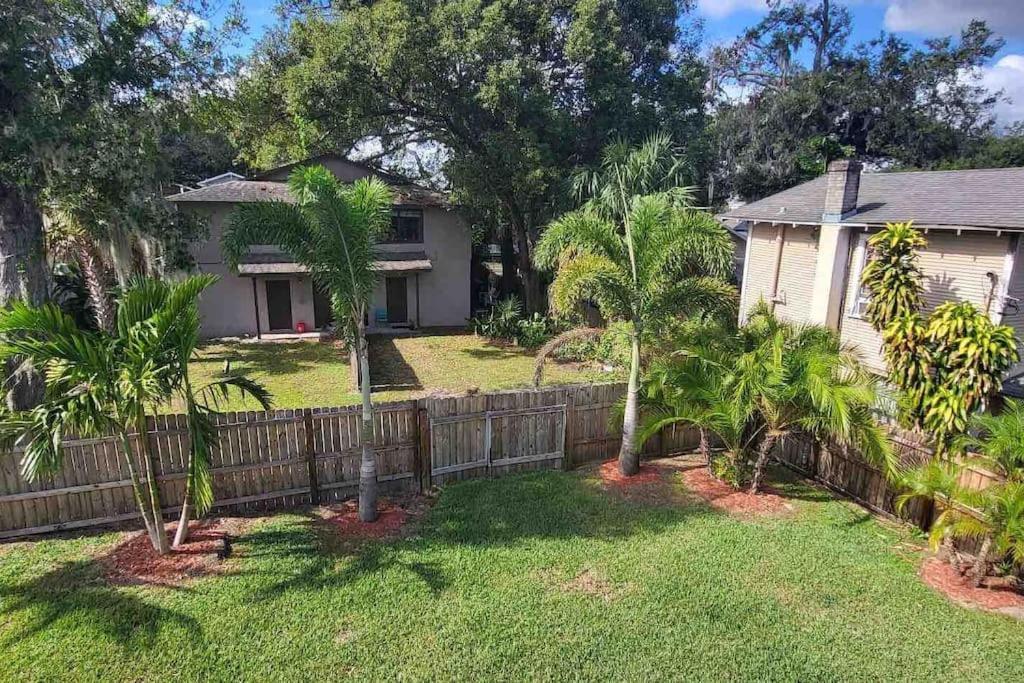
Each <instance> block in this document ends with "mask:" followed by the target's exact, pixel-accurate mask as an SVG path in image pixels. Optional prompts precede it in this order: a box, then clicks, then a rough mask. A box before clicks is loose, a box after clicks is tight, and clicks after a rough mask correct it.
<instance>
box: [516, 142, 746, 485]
mask: <svg viewBox="0 0 1024 683" xmlns="http://www.w3.org/2000/svg"><path fill="white" fill-rule="evenodd" d="M664 152H665V146H663V145H661V144H654V143H648V144H647V145H644V146H642V147H640V148H639V149H637V150H633V151H631V152H628V153H626V152H623V151H622V149H621V148H616V150H615V153H614V154H609V155H608V156H607V157H606V164H605V166H604V167H603V168H602V170H601V172H600V173H598V174H597V175H595V176H594V179H593V180H592V182H590V183H589V184H588V185H587V187H588V192H589V194H590V195H591V197H592V199H591V200H590V201H588V202H587V203H586V204H585V205H584V206H583V207H582V208H581V209H579V210H577V211H573V212H571V213H568V214H565V215H563V216H562V217H560V218H558V219H557V220H555V221H554V222H553V223H552V224H551V225H550V226H549V227H548V229H547V230H546V231H545V233H544V235H543V236H542V237H541V239H540V242H539V243H538V245H537V249H536V251H535V260H536V263H537V266H538V267H539V268H541V269H545V270H555V269H557V275H556V277H555V280H554V282H553V283H552V286H551V304H552V308H553V310H554V312H555V313H556V314H561V315H567V316H571V315H573V313H574V312H575V311H576V309H577V307H578V306H579V305H580V304H582V303H584V302H587V301H592V302H594V303H596V304H597V306H598V307H599V308H600V310H601V312H602V314H603V315H604V317H605V318H606V319H609V320H612V319H618V320H625V321H628V322H629V323H631V325H632V331H631V340H630V343H631V354H630V369H629V383H628V388H627V392H626V404H625V412H624V416H623V430H622V431H623V435H622V446H621V448H620V450H619V468H620V470H622V472H623V474H626V475H632V474H635V473H636V472H637V471H638V470H639V468H640V459H639V454H638V452H637V448H636V446H637V444H636V430H637V415H638V412H637V409H638V403H637V393H638V389H639V384H640V352H641V340H642V339H643V338H644V335H645V333H646V332H648V330H650V328H651V327H656V326H658V325H659V324H660V323H661V322H662V321H664V320H666V319H669V318H672V317H676V316H680V315H694V316H697V315H707V314H712V313H725V312H728V311H731V310H733V309H734V306H735V288H733V287H732V286H731V285H729V284H727V282H726V280H727V278H728V277H729V275H730V273H731V271H732V249H733V247H732V241H731V239H730V237H729V235H728V233H727V232H726V231H725V229H724V228H722V227H721V226H720V225H719V224H718V223H717V222H716V221H715V220H714V219H713V218H712V217H711V216H710V215H708V214H706V213H703V212H699V211H694V210H691V209H686V208H682V207H681V205H682V204H683V203H684V202H683V199H684V195H685V194H686V192H685V190H680V189H679V188H677V187H669V188H667V189H666V188H664V186H663V184H662V180H664V176H665V173H666V170H667V171H670V173H668V175H669V176H673V175H675V174H676V172H675V170H673V169H674V168H675V166H676V162H672V163H669V162H667V161H666V160H665V154H664ZM649 190H654V192H653V193H651V194H640V193H639V192H647V191H649Z"/></svg>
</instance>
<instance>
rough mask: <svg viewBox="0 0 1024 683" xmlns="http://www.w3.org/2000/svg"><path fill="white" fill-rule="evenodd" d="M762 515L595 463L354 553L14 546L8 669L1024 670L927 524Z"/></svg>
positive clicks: (269, 543) (165, 672)
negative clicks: (926, 540) (604, 479)
mask: <svg viewBox="0 0 1024 683" xmlns="http://www.w3.org/2000/svg"><path fill="white" fill-rule="evenodd" d="M787 488H788V490H789V492H790V493H791V494H792V495H793V496H794V497H795V498H796V499H797V500H796V502H795V505H796V507H797V510H796V512H795V513H794V514H792V515H791V516H789V517H786V518H778V519H763V520H760V521H750V520H741V519H736V518H733V517H729V516H726V515H723V514H721V513H717V512H713V511H711V510H710V509H709V508H707V507H705V506H703V505H699V504H683V503H678V502H677V503H675V504H672V505H666V504H663V506H661V507H657V506H651V505H647V504H642V503H638V502H627V501H623V500H620V499H618V498H616V497H615V496H614V495H611V494H608V493H606V492H604V491H603V490H601V489H600V488H599V486H598V485H597V483H596V482H595V481H593V480H591V479H588V478H587V476H586V475H584V474H581V473H561V472H551V473H534V474H528V475H520V476H510V477H507V478H504V479H500V480H493V481H485V480H480V481H474V482H467V483H463V484H458V485H453V486H451V487H449V488H447V489H446V490H445V491H444V492H443V493H442V494H441V496H440V498H439V500H438V501H437V504H436V506H435V507H434V508H433V510H432V511H431V512H430V513H429V514H428V515H427V517H426V518H425V519H424V520H423V521H422V522H421V525H420V527H419V529H418V531H417V532H416V533H415V535H413V536H411V537H409V538H406V539H404V540H397V541H379V542H368V544H367V545H365V546H363V547H362V549H361V550H359V551H354V550H351V549H350V550H348V551H345V550H343V549H342V548H341V547H339V545H338V544H337V543H336V542H332V541H331V540H330V537H329V536H328V535H326V534H325V532H324V531H323V530H322V528H320V527H317V526H315V525H314V523H313V522H312V521H311V519H310V517H308V516H305V515H303V514H287V515H280V516H276V517H272V518H268V519H265V520H260V521H258V522H256V523H255V525H254V526H253V527H252V528H251V529H250V530H249V531H248V532H247V533H246V535H244V536H243V537H242V538H241V539H240V540H239V541H238V542H236V544H235V551H236V556H235V558H234V559H232V560H231V562H232V563H234V565H235V566H234V573H233V574H230V575H225V576H219V577H214V578H207V579H202V580H200V581H196V582H193V583H191V584H190V585H186V586H185V587H182V588H154V587H121V588H113V587H110V586H108V585H107V584H105V582H104V581H103V579H102V578H101V576H100V573H99V569H98V566H97V564H96V563H95V560H94V558H95V557H96V556H97V555H98V554H101V553H103V552H104V551H105V549H106V548H108V547H109V546H110V545H111V544H112V543H114V542H115V541H116V539H117V538H118V536H117V535H116V534H113V533H107V534H104V535H98V536H90V537H82V538H76V539H72V540H66V539H65V540H56V539H48V540H42V541H36V542H31V543H21V544H15V545H7V546H0V651H2V652H3V656H2V657H0V679H4V680H14V679H17V680H30V679H36V680H76V679H97V680H99V679H102V680H123V681H128V680H131V681H141V680H149V681H169V680H223V681H234V680H259V681H264V680H282V679H288V680H326V679H338V678H346V677H351V678H354V679H357V680H394V679H398V678H401V679H404V680H410V679H412V680H447V679H463V680H487V681H490V680H503V679H557V680H566V679H603V680H645V681H647V680H664V679H687V680H697V679H703V680H754V679H757V680H766V679H771V680H856V681H864V680H935V681H997V680H998V681H1013V680H1022V679H1024V624H1021V623H1019V622H1015V621H1012V620H1011V619H1009V618H1007V617H1003V616H999V615H992V614H985V613H980V612H975V611H971V610H967V609H963V608H960V607H957V606H955V605H953V604H951V603H950V602H948V601H947V600H946V599H945V598H943V597H942V596H940V595H938V594H937V593H934V592H933V591H932V590H931V589H929V588H928V587H926V586H925V585H924V584H922V583H921V581H920V580H919V579H918V577H917V575H916V571H917V563H918V561H919V553H917V552H916V551H915V550H914V548H913V547H912V544H911V545H910V546H908V542H909V541H911V539H909V538H908V537H907V536H906V534H905V532H904V531H902V530H900V529H893V528H889V527H887V526H883V525H881V524H879V523H877V522H876V521H874V520H873V519H872V518H871V517H869V516H868V515H867V514H865V513H864V512H863V511H862V510H860V509H858V508H855V507H853V506H852V505H850V504H848V503H844V502H839V501H835V500H831V499H829V498H828V497H827V496H826V495H824V494H822V493H821V492H819V491H817V490H812V489H809V488H806V487H804V486H801V485H799V484H790V485H789V486H788V487H787Z"/></svg>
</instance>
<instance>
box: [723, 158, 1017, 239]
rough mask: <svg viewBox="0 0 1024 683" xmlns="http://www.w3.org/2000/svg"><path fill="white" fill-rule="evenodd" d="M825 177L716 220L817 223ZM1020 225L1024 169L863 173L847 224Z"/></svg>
mask: <svg viewBox="0 0 1024 683" xmlns="http://www.w3.org/2000/svg"><path fill="white" fill-rule="evenodd" d="M824 203H825V176H819V177H818V178H815V179H814V180H810V181H808V182H806V183H803V184H802V185H797V186H796V187H793V188H790V189H788V190H785V191H783V192H779V193H777V194H773V195H771V196H770V197H765V198H764V199H761V200H758V201H756V202H751V203H750V204H747V205H745V206H741V207H739V208H737V209H733V210H732V211H729V212H726V213H724V214H722V215H721V218H728V219H748V220H757V221H779V222H790V221H792V222H796V223H820V222H821V214H822V211H823V208H824ZM908 220H913V221H914V222H915V223H917V224H919V225H922V226H928V225H934V226H943V225H946V226H975V227H987V228H997V229H998V228H1024V168H990V169H979V170H970V171H908V172H900V173H864V174H862V175H861V178H860V192H859V194H858V197H857V211H856V213H854V214H853V215H851V216H849V217H847V218H846V219H845V220H844V222H847V223H867V224H871V225H876V224H883V223H886V222H891V221H908Z"/></svg>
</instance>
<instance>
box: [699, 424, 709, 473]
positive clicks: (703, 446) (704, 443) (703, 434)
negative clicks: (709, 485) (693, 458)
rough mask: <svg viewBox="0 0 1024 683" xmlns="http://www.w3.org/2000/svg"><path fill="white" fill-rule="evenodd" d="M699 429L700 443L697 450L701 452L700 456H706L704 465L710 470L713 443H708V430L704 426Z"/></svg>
mask: <svg viewBox="0 0 1024 683" xmlns="http://www.w3.org/2000/svg"><path fill="white" fill-rule="evenodd" d="M698 431H699V432H700V443H699V444H698V445H697V452H698V453H700V457H702V458H704V465H705V466H706V467H707V468H708V469H709V470H710V469H711V445H710V444H709V443H708V432H707V430H706V429H704V428H703V427H700V428H699V429H698Z"/></svg>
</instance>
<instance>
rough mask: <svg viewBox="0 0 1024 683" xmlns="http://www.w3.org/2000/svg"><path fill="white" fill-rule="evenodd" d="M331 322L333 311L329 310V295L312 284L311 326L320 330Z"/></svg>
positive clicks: (314, 283)
mask: <svg viewBox="0 0 1024 683" xmlns="http://www.w3.org/2000/svg"><path fill="white" fill-rule="evenodd" d="M332 320H334V311H333V310H331V295H330V294H328V293H327V292H325V291H324V290H323V289H322V288H321V287H320V285H318V284H317V283H316V282H313V325H315V326H316V328H317V329H321V328H323V327H325V326H326V325H327V324H328V323H330V322H331V321H332Z"/></svg>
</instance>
